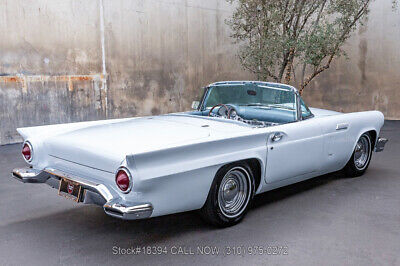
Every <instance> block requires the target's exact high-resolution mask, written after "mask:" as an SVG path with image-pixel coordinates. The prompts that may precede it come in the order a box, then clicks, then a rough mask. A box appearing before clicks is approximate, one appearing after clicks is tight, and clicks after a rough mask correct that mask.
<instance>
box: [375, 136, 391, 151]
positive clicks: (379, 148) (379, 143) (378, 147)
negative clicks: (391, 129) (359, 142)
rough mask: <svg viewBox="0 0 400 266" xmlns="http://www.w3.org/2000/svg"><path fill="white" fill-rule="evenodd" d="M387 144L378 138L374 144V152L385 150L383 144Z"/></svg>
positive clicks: (383, 139) (386, 140) (385, 140)
mask: <svg viewBox="0 0 400 266" xmlns="http://www.w3.org/2000/svg"><path fill="white" fill-rule="evenodd" d="M386 142H388V139H385V138H378V140H377V141H376V144H375V152H381V151H383V149H384V148H385V144H386Z"/></svg>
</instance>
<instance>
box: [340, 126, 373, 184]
mask: <svg viewBox="0 0 400 266" xmlns="http://www.w3.org/2000/svg"><path fill="white" fill-rule="evenodd" d="M371 155H372V141H371V135H370V134H368V133H364V134H362V135H361V137H360V138H359V139H358V141H357V144H356V147H355V148H354V151H353V154H352V156H351V158H350V160H349V161H348V163H347V164H346V166H345V167H344V171H345V173H346V175H347V176H349V177H356V176H361V175H363V174H364V173H365V171H367V168H368V166H369V163H370V161H371Z"/></svg>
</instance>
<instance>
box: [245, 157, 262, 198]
mask: <svg viewBox="0 0 400 266" xmlns="http://www.w3.org/2000/svg"><path fill="white" fill-rule="evenodd" d="M244 162H246V163H248V164H249V166H250V168H251V170H252V171H253V174H254V181H255V184H254V185H255V186H254V189H255V191H257V189H258V186H259V185H260V182H261V164H260V161H259V160H257V159H256V158H252V159H247V160H244Z"/></svg>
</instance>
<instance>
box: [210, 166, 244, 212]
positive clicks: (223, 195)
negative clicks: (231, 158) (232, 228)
mask: <svg viewBox="0 0 400 266" xmlns="http://www.w3.org/2000/svg"><path fill="white" fill-rule="evenodd" d="M250 189H251V186H250V176H249V173H248V172H247V171H246V170H245V169H244V168H242V167H234V168H232V169H231V170H229V171H228V172H227V173H226V174H225V176H224V178H223V179H222V181H221V185H220V186H219V190H218V205H219V208H220V210H221V212H222V213H223V214H224V215H225V216H227V217H229V218H234V217H237V216H239V215H240V214H241V213H242V212H243V211H244V210H245V209H246V206H247V204H248V202H249V197H250Z"/></svg>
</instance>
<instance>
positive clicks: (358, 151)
mask: <svg viewBox="0 0 400 266" xmlns="http://www.w3.org/2000/svg"><path fill="white" fill-rule="evenodd" d="M370 149H371V142H370V140H369V138H367V137H366V136H361V138H360V139H359V140H358V142H357V144H356V148H355V150H354V164H355V166H356V168H357V169H358V170H363V169H364V168H365V166H366V165H367V163H368V160H369V156H370Z"/></svg>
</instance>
